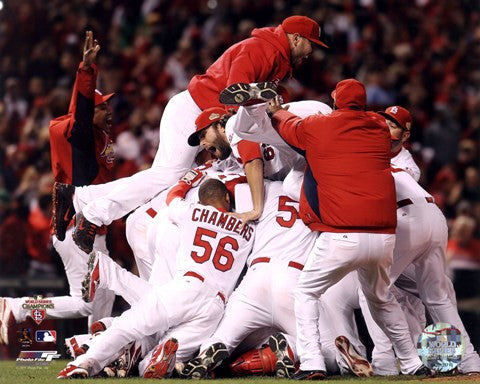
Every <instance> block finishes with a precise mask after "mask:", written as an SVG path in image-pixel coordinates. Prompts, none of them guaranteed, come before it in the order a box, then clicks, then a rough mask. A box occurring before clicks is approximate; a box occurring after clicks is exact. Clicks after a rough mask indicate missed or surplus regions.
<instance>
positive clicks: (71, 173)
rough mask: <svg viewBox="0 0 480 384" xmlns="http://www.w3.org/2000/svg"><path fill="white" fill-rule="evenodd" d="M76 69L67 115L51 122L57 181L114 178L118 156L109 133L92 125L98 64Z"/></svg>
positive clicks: (98, 181) (79, 182)
mask: <svg viewBox="0 0 480 384" xmlns="http://www.w3.org/2000/svg"><path fill="white" fill-rule="evenodd" d="M81 67H82V64H80V67H79V69H78V71H77V76H76V78H75V85H74V88H73V93H72V99H71V101H70V108H69V111H68V114H67V115H64V116H61V117H58V118H56V119H54V120H52V121H51V122H50V127H49V131H50V152H51V157H52V171H53V175H54V177H55V180H56V181H59V182H62V183H67V184H72V185H75V186H83V185H90V184H101V183H106V182H108V181H111V180H112V176H111V173H110V170H111V169H112V167H113V161H114V158H115V155H114V150H113V143H112V140H111V139H110V137H109V135H108V133H106V132H104V131H102V130H100V129H96V128H95V127H94V126H93V115H94V109H95V84H96V81H97V67H96V66H95V65H92V66H91V68H90V69H82V68H81Z"/></svg>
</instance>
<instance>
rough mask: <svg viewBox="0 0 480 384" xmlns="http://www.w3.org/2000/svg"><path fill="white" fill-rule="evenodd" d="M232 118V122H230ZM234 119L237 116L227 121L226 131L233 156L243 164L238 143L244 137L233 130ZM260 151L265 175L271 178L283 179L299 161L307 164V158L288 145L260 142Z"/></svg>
mask: <svg viewBox="0 0 480 384" xmlns="http://www.w3.org/2000/svg"><path fill="white" fill-rule="evenodd" d="M232 119H233V120H232ZM231 120H232V124H229V122H230V121H231ZM234 120H235V116H232V117H231V118H230V119H229V120H228V121H227V125H226V127H225V132H226V134H227V138H228V141H229V142H230V146H231V148H232V155H231V157H234V158H235V159H237V162H238V163H239V164H241V163H242V161H241V158H240V153H239V151H238V143H239V142H240V141H242V140H243V139H241V138H240V137H238V136H237V135H236V134H235V133H234V132H233V124H234ZM260 151H261V154H262V160H263V176H264V177H265V178H268V179H270V180H283V179H284V178H285V176H286V175H287V174H288V172H289V171H290V169H292V168H295V167H298V166H299V163H300V164H305V158H304V157H303V156H301V155H299V154H298V153H296V152H295V151H294V150H293V149H291V148H290V147H288V146H287V145H270V144H260Z"/></svg>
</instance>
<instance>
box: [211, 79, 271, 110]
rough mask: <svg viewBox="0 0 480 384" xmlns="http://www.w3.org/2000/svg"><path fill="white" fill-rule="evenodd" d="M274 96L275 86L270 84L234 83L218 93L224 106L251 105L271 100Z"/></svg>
mask: <svg viewBox="0 0 480 384" xmlns="http://www.w3.org/2000/svg"><path fill="white" fill-rule="evenodd" d="M275 96H277V91H276V86H275V84H274V83H272V82H263V83H252V84H247V83H236V84H232V85H230V86H228V87H227V88H225V89H224V90H223V91H222V92H221V93H220V102H221V103H222V104H225V105H251V104H256V103H261V102H264V101H268V100H271V99H273V98H274V97H275Z"/></svg>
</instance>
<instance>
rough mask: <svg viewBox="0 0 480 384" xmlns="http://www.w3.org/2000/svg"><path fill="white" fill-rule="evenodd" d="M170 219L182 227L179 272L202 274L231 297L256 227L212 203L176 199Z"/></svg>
mask: <svg viewBox="0 0 480 384" xmlns="http://www.w3.org/2000/svg"><path fill="white" fill-rule="evenodd" d="M168 214H169V217H170V220H172V221H173V222H174V223H175V224H177V225H178V227H179V229H180V247H179V249H178V252H177V275H179V276H183V275H184V274H185V273H187V272H194V273H196V274H198V275H200V276H201V277H202V278H203V279H204V280H205V282H206V283H207V284H209V285H211V286H213V287H215V288H216V289H218V290H219V291H220V292H222V293H223V294H224V295H226V296H229V295H230V294H231V293H232V291H233V289H234V287H235V285H236V282H237V279H238V277H239V276H240V273H241V272H242V270H243V267H244V266H245V262H246V260H247V256H248V254H249V253H250V250H251V248H252V244H253V238H254V232H255V226H254V225H251V224H246V225H245V226H244V227H243V229H241V230H240V225H241V221H240V220H239V219H237V218H235V217H233V216H230V215H228V213H227V212H221V211H219V210H217V209H215V208H214V207H212V206H209V205H201V204H194V203H188V202H186V201H185V200H183V199H180V198H176V199H174V200H173V201H172V202H171V203H170V205H169V207H168Z"/></svg>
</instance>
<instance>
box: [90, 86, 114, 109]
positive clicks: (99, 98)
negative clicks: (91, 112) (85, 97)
mask: <svg viewBox="0 0 480 384" xmlns="http://www.w3.org/2000/svg"><path fill="white" fill-rule="evenodd" d="M114 94H115V93H109V94H108V95H104V94H102V92H100V91H99V90H98V89H95V106H97V105H100V104H102V103H105V102H106V101H108V100H110V98H111V97H112V96H113V95H114Z"/></svg>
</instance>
